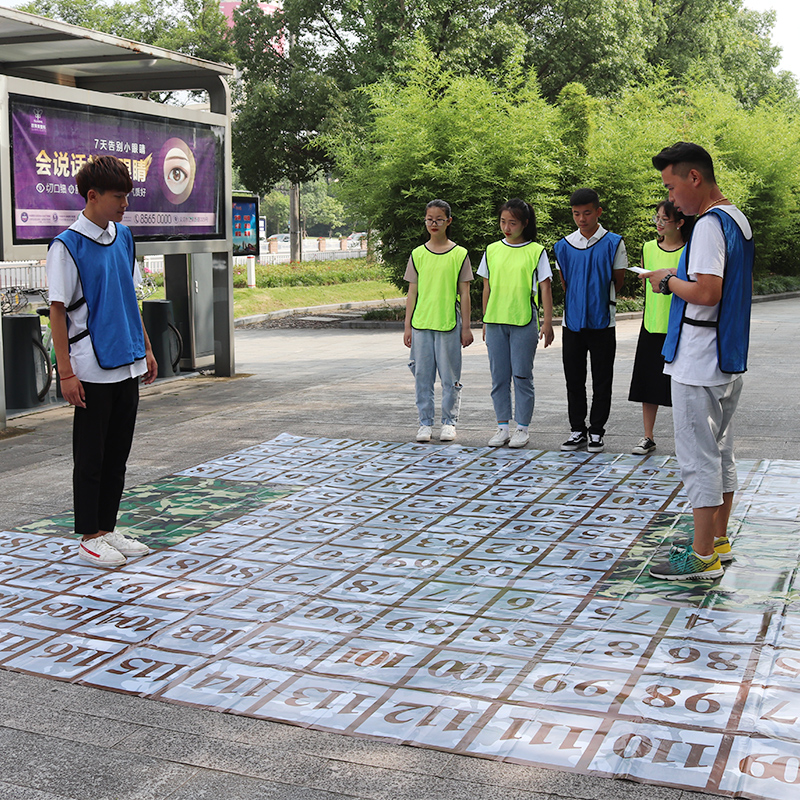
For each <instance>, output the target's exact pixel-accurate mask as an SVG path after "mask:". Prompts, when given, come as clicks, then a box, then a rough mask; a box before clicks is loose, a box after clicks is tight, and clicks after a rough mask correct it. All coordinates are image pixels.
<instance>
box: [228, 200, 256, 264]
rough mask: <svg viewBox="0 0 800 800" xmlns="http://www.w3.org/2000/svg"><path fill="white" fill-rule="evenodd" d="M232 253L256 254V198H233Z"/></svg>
mask: <svg viewBox="0 0 800 800" xmlns="http://www.w3.org/2000/svg"><path fill="white" fill-rule="evenodd" d="M231 221H232V223H233V224H232V225H231V228H232V230H233V255H235V256H257V255H259V246H258V201H257V200H256V198H252V199H250V198H243V197H234V198H233V218H232V220H231Z"/></svg>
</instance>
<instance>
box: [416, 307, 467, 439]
mask: <svg viewBox="0 0 800 800" xmlns="http://www.w3.org/2000/svg"><path fill="white" fill-rule="evenodd" d="M408 368H409V369H410V370H411V374H412V375H413V376H414V381H415V383H416V399H417V412H418V413H419V424H420V425H433V415H434V413H435V410H434V402H433V384H434V381H435V380H436V373H437V371H438V373H439V380H440V381H441V382H442V425H455V424H456V423H457V422H458V412H459V410H460V409H461V382H460V381H461V315H460V314H459V315H457V319H456V326H455V328H453V330H451V331H428V330H417V329H416V328H415V329H414V331H413V332H412V334H411V360H410V361H409V362H408Z"/></svg>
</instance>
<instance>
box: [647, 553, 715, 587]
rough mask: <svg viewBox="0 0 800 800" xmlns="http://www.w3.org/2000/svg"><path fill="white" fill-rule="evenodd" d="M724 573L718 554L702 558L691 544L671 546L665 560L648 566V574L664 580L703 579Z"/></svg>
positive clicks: (712, 578) (713, 577) (711, 578)
mask: <svg viewBox="0 0 800 800" xmlns="http://www.w3.org/2000/svg"><path fill="white" fill-rule="evenodd" d="M724 574H725V570H724V569H722V562H721V561H720V560H719V555H717V553H714V555H712V556H708V558H703V557H702V556H699V555H697V553H695V552H694V549H693V548H692V546H691V545H690V544H689V545H685V546H684V547H678V546H673V547H672V548H671V549H670V551H669V556H668V560H667V561H662V562H661V563H660V564H656V565H655V566H654V567H650V576H651V577H653V578H661V579H662V580H665V581H704V580H714V579H715V578H721V577H722V576H723V575H724Z"/></svg>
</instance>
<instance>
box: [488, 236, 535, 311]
mask: <svg viewBox="0 0 800 800" xmlns="http://www.w3.org/2000/svg"><path fill="white" fill-rule="evenodd" d="M543 252H544V247H542V245H540V244H539V243H538V242H528V243H527V244H524V245H521V246H519V247H512V246H511V245H508V244H505V242H503V241H502V240H501V241H499V242H492V244H490V245H489V246H488V247H487V248H486V266H487V268H488V270H489V288H490V292H489V301H488V302H487V303H486V313H485V314H484V315H483V321H484V322H492V323H496V324H500V325H527V324H528V323H529V322H530V321H531V319H533V309H532V306H531V293H532V292H533V288H534V285H535V284H538V281H537V280H535V275H536V267H537V265H538V264H539V259H540V258H541V256H542V253H543ZM533 301H534V303H536V306H537V308H538V305H539V293H538V292H534V293H533Z"/></svg>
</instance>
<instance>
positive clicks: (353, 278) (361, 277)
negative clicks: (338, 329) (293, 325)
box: [233, 258, 387, 289]
mask: <svg viewBox="0 0 800 800" xmlns="http://www.w3.org/2000/svg"><path fill="white" fill-rule="evenodd" d="M386 276H387V270H386V267H385V266H384V265H383V264H381V263H379V262H377V261H373V260H371V259H367V258H343V259H340V260H334V261H300V262H297V261H294V262H291V263H289V264H272V265H270V264H256V286H257V287H258V288H259V289H273V288H276V287H278V286H326V285H333V284H337V283H357V282H359V281H382V280H386ZM233 285H234V288H236V289H244V288H246V287H247V268H246V267H234V270H233Z"/></svg>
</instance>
